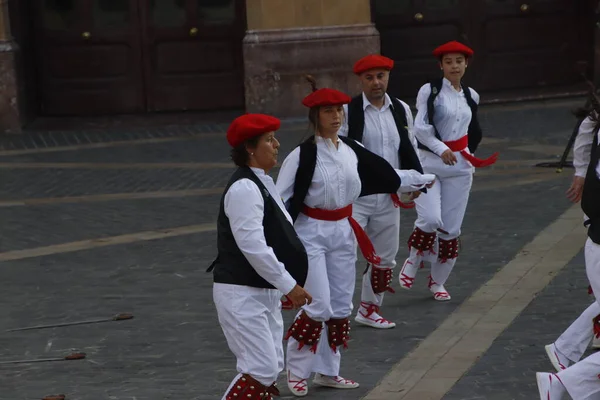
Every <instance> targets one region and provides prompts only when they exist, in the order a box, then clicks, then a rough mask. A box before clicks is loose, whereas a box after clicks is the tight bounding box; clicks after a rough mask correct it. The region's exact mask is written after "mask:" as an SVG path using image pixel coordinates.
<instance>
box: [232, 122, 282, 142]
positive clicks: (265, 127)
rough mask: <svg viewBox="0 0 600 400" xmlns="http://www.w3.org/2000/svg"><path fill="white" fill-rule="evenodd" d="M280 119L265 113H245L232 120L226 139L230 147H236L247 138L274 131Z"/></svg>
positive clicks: (279, 123) (277, 127)
mask: <svg viewBox="0 0 600 400" xmlns="http://www.w3.org/2000/svg"><path fill="white" fill-rule="evenodd" d="M280 126H281V121H280V120H279V119H277V118H275V117H271V116H270V115H265V114H245V115H242V116H241V117H237V118H236V119H234V120H233V122H232V123H231V125H229V129H227V141H228V142H229V145H230V146H231V147H237V146H239V145H240V144H242V143H244V142H245V141H246V140H248V139H252V138H253V137H255V136H259V135H262V134H263V133H267V132H272V131H276V130H277V129H279V127H280Z"/></svg>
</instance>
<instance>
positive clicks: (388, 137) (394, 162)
mask: <svg viewBox="0 0 600 400" xmlns="http://www.w3.org/2000/svg"><path fill="white" fill-rule="evenodd" d="M362 98H363V111H364V114H365V129H364V132H363V139H362V144H363V145H364V146H365V147H366V148H367V149H369V150H370V151H372V152H373V153H375V154H377V155H378V156H380V157H382V158H384V159H385V160H386V161H387V162H389V163H390V165H391V166H392V167H394V168H400V160H399V158H398V149H399V148H400V135H399V133H398V128H397V127H396V121H394V115H393V114H392V110H391V109H390V107H392V101H391V99H390V97H389V96H388V95H387V93H386V95H385V99H384V103H383V107H381V109H379V108H377V107H375V106H374V105H373V104H371V102H370V101H369V100H368V99H367V96H365V94H364V93H363V94H362ZM398 101H399V102H400V104H402V106H403V107H404V109H403V110H398V112H404V113H405V114H406V121H407V123H408V125H407V130H408V136H409V138H410V140H411V142H412V144H413V147H414V148H415V151H417V155H418V150H417V140H416V138H415V135H414V121H413V115H412V112H411V110H410V107H409V106H408V104H406V103H405V102H403V101H401V100H398ZM344 111H345V112H346V115H348V105H344ZM348 129H349V127H348V119H347V118H346V120H345V121H344V123H343V124H342V127H341V128H340V131H339V132H338V135H340V136H348Z"/></svg>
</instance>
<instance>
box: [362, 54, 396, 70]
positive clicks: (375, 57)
mask: <svg viewBox="0 0 600 400" xmlns="http://www.w3.org/2000/svg"><path fill="white" fill-rule="evenodd" d="M375 68H383V69H387V70H390V69H392V68H394V60H392V59H391V58H387V57H384V56H380V55H379V54H370V55H368V56H366V57H363V58H361V59H360V60H358V61H357V62H356V64H354V73H355V74H356V75H360V74H362V73H363V72H365V71H368V70H370V69H375Z"/></svg>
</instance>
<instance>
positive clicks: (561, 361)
mask: <svg viewBox="0 0 600 400" xmlns="http://www.w3.org/2000/svg"><path fill="white" fill-rule="evenodd" d="M545 349H546V354H547V355H548V358H549V359H550V362H551V363H552V366H553V367H554V369H555V370H556V372H560V371H562V370H564V369H567V368H568V367H569V365H571V360H569V359H568V358H567V357H565V356H564V355H563V354H562V353H561V352H560V351H558V349H557V348H556V346H555V345H554V343H552V344H548V345H546V346H545Z"/></svg>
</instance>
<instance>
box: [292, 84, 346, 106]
mask: <svg viewBox="0 0 600 400" xmlns="http://www.w3.org/2000/svg"><path fill="white" fill-rule="evenodd" d="M350 101H352V98H351V97H350V96H348V95H347V94H346V93H342V92H340V91H339V90H335V89H329V88H323V89H319V90H317V91H314V92H312V93H311V94H309V95H308V96H306V97H305V98H304V100H302V104H304V105H305V106H306V107H308V108H313V107H326V106H338V105H342V104H348V103H350Z"/></svg>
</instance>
